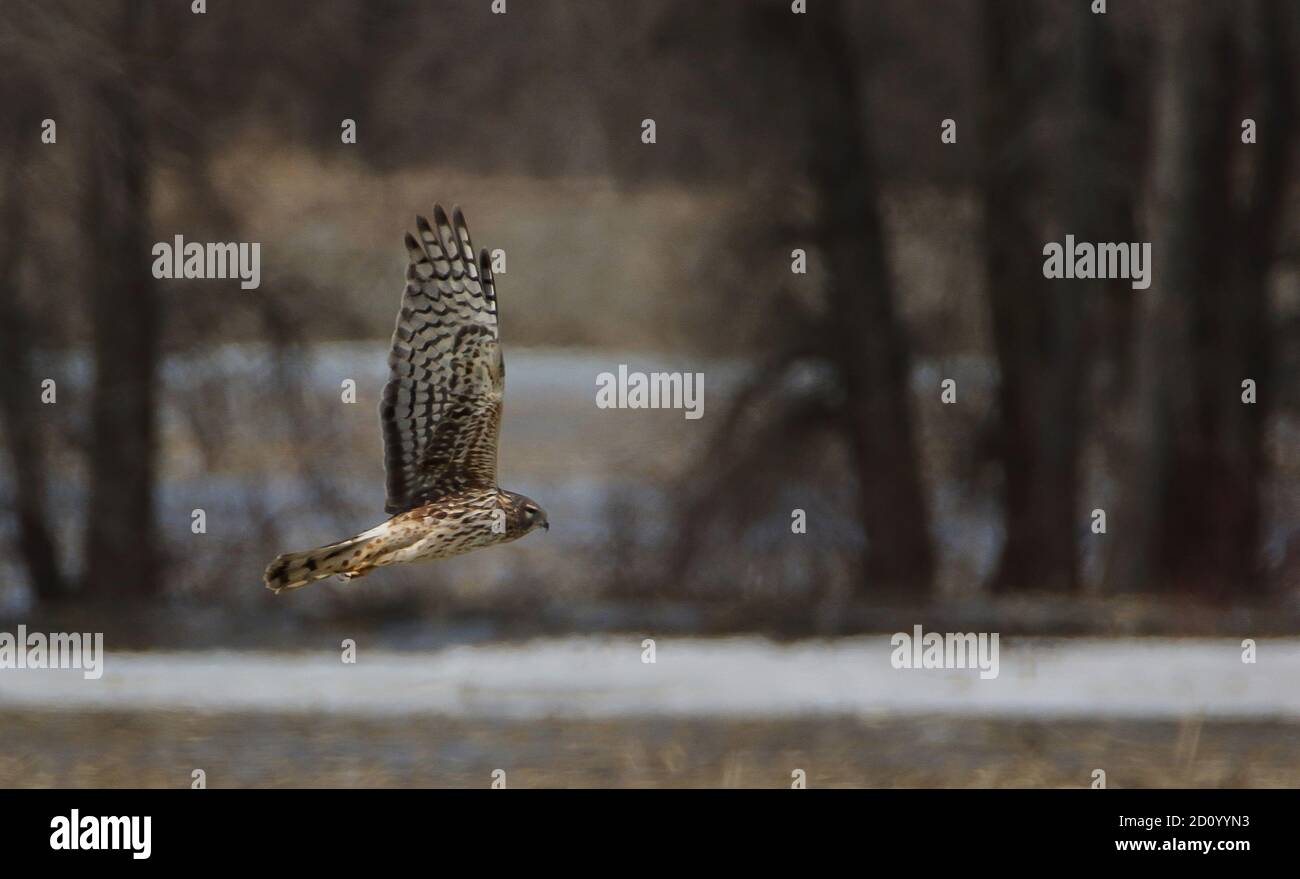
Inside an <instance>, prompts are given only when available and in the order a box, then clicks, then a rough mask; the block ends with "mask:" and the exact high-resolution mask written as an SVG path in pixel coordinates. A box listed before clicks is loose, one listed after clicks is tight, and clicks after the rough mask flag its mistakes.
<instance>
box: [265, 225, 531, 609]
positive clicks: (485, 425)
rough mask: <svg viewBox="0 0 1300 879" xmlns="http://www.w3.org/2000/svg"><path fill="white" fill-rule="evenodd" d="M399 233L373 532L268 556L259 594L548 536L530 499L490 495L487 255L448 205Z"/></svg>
mask: <svg viewBox="0 0 1300 879" xmlns="http://www.w3.org/2000/svg"><path fill="white" fill-rule="evenodd" d="M416 226H417V227H418V230H419V233H420V237H419V238H418V239H416V238H415V237H414V236H412V235H411V234H410V233H409V232H408V233H407V235H406V252H407V253H408V254H409V255H410V258H411V264H410V265H409V266H408V267H407V269H406V290H405V292H403V293H402V308H401V310H400V311H399V312H398V314H397V329H396V330H394V331H393V349H392V351H391V352H390V353H389V355H388V369H389V377H388V384H386V385H385V386H384V396H383V400H382V401H381V403H380V406H379V422H380V426H381V427H382V428H383V432H384V469H385V471H386V472H387V476H388V501H387V504H386V505H385V507H384V510H385V512H388V513H394V514H396V515H394V516H393V517H392V518H391V519H389V520H388V521H387V522H385V523H384V524H382V525H379V526H376V527H374V528H371V529H370V530H369V531H366V532H364V533H362V534H358V535H357V536H356V537H349V538H348V539H347V540H343V541H340V542H339V543H331V544H330V545H328V546H322V547H321V548H319V549H313V550H308V551H307V552H293V553H288V554H286V555H282V556H278V557H277V558H276V560H275V561H273V562H271V564H270V566H269V567H268V568H267V569H266V575H265V580H266V585H267V588H268V589H272V590H274V591H275V592H279V591H280V590H281V589H297V588H298V587H299V586H306V585H307V584H308V583H311V582H313V581H315V580H320V579H323V578H325V577H329V576H331V575H333V574H339V575H341V576H342V577H343V578H345V579H352V578H353V577H364V576H365V575H366V574H368V573H370V571H371V570H373V569H374V568H378V567H382V566H384V565H396V564H405V563H407V562H418V561H426V560H431V559H445V558H449V557H450V556H454V555H459V554H461V553H463V552H469V551H470V550H471V549H477V548H478V547H481V546H491V545H493V544H496V543H507V542H509V541H511V540H517V539H519V538H520V537H523V536H524V535H525V534H527V533H528V532H530V531H532V530H534V529H536V528H549V527H550V526H549V525H548V523H547V521H546V513H545V511H543V510H542V508H541V507H540V506H539V505H538V504H537V503H536V502H535V501H532V500H530V499H529V498H526V497H524V496H523V495H521V494H515V493H514V492H513V491H506V490H505V489H502V488H498V487H497V438H498V436H499V434H500V432H501V399H502V389H503V386H504V381H505V365H504V363H503V361H502V359H501V342H500V338H499V336H498V333H497V296H496V289H495V288H494V287H493V285H492V267H491V262H490V260H489V258H488V252H487V251H486V250H484V251H482V253H480V254H479V258H478V262H477V264H476V263H475V260H474V247H473V245H472V244H470V240H469V229H468V228H467V227H466V225H465V217H464V215H463V214H461V212H460V209H459V208H453V209H452V216H451V219H450V220H448V218H447V215H446V213H444V212H443V210H442V207H441V206H438V205H435V206H434V208H433V225H432V226H430V225H429V222H428V221H427V220H426V219H424V217H417V218H416Z"/></svg>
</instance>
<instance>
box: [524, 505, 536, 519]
mask: <svg viewBox="0 0 1300 879" xmlns="http://www.w3.org/2000/svg"><path fill="white" fill-rule="evenodd" d="M524 512H525V513H527V514H528V518H530V519H531V518H533V517H534V516H536V515H537V507H524Z"/></svg>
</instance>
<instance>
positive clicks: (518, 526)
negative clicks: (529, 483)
mask: <svg viewBox="0 0 1300 879" xmlns="http://www.w3.org/2000/svg"><path fill="white" fill-rule="evenodd" d="M505 494H506V495H507V496H508V497H509V500H510V514H511V515H510V520H511V521H510V524H511V526H512V527H511V530H512V531H515V532H517V533H519V534H520V536H522V535H524V534H527V533H528V532H530V531H534V530H536V529H538V528H545V529H546V530H547V531H550V530H551V523H550V522H548V521H547V520H546V511H545V510H543V509H542V505H541V504H539V503H538V502H537V501H535V500H533V499H532V498H530V497H524V496H523V495H522V494H516V493H515V492H513V491H508V492H505Z"/></svg>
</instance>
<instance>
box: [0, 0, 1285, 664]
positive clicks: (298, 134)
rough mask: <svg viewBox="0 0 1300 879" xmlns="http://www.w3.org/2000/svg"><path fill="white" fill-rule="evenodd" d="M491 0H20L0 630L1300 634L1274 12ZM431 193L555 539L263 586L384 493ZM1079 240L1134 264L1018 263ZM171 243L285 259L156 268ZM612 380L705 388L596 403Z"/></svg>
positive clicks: (7, 185) (377, 514)
mask: <svg viewBox="0 0 1300 879" xmlns="http://www.w3.org/2000/svg"><path fill="white" fill-rule="evenodd" d="M491 5H492V4H491V3H490V2H489V0H446V2H405V0H330V2H294V3H259V4H251V3H226V2H208V3H207V11H206V12H205V13H204V14H195V13H194V12H192V10H191V4H190V3H189V2H179V0H177V2H144V0H118V2H105V3H96V4H85V3H74V2H63V0H0V69H3V70H4V75H3V77H2V78H0V119H3V125H0V138H3V142H2V143H0V187H2V189H3V195H2V196H0V334H2V335H0V433H2V436H3V442H4V458H3V461H4V464H3V469H2V470H0V499H2V500H0V503H2V504H3V507H2V512H0V539H2V540H3V542H4V545H5V548H6V552H5V553H4V556H3V563H0V615H2V616H4V617H7V618H14V619H26V620H31V619H32V618H34V617H36V616H38V615H42V614H45V615H53V616H52V617H49V618H53V617H57V616H58V615H65V616H77V615H86V614H93V615H94V618H95V620H96V621H97V623H96V624H97V627H103V626H114V623H113V622H112V621H113V620H115V619H121V620H124V621H125V622H122V623H121V627H122V629H123V635H122V637H124V638H128V639H135V640H137V641H143V642H145V643H152V642H167V641H170V640H177V639H182V638H184V639H189V640H190V641H192V640H193V639H195V638H199V639H201V638H204V637H207V638H210V639H213V640H214V641H216V642H218V643H236V642H238V641H240V640H241V639H245V640H256V639H257V638H259V637H260V635H259V634H258V633H266V632H268V631H269V632H271V633H272V634H273V635H274V636H275V637H277V638H281V639H290V640H291V639H292V638H293V635H294V633H295V632H300V631H303V630H307V629H311V628H313V627H317V628H318V627H321V626H327V625H331V624H334V623H336V622H338V621H340V620H346V621H348V624H349V625H355V624H356V622H357V621H370V622H372V623H373V624H375V625H376V626H379V627H381V628H385V627H386V630H387V631H388V632H389V633H390V636H391V637H392V638H394V639H400V638H401V637H402V633H403V632H412V633H414V632H415V631H416V630H427V629H428V628H429V627H431V626H434V625H436V624H440V623H444V622H446V621H448V620H458V621H461V622H463V623H464V624H466V625H470V626H483V627H488V628H489V629H490V630H491V631H492V632H494V633H500V632H502V631H523V632H527V631H536V630H557V629H562V630H591V629H614V628H638V627H648V626H653V627H656V628H657V629H659V630H668V629H675V630H678V631H700V632H704V631H730V630H761V631H766V632H771V633H781V634H787V633H793V634H798V633H840V632H850V631H862V630H885V631H889V630H893V629H894V628H898V627H900V626H910V623H911V621H913V620H914V619H915V618H916V608H917V607H924V608H927V609H928V611H927V612H928V613H929V614H930V616H927V619H936V620H944V619H950V620H959V621H970V622H969V625H978V624H981V623H987V624H988V625H992V626H994V627H997V626H1001V627H1002V630H1003V631H1008V630H1013V631H1014V630H1016V629H1020V630H1031V631H1044V632H1060V633H1069V632H1096V631H1104V632H1111V631H1115V632H1151V631H1174V632H1183V633H1186V632H1197V631H1219V630H1220V627H1221V626H1225V625H1240V624H1241V623H1242V622H1243V620H1249V621H1251V622H1252V624H1254V625H1256V626H1257V627H1262V629H1259V630H1268V629H1272V630H1275V631H1277V630H1281V631H1287V632H1297V631H1300V455H1298V454H1297V450H1298V449H1300V382H1297V378H1298V377H1300V345H1297V342H1298V341H1300V210H1297V205H1300V179H1298V176H1300V164H1298V163H1297V161H1296V159H1297V143H1300V140H1298V138H1300V132H1297V130H1296V120H1297V114H1296V108H1297V94H1298V93H1300V90H1298V88H1297V86H1298V85H1300V62H1298V60H1297V59H1298V58H1300V51H1298V48H1297V47H1300V8H1297V6H1296V4H1295V3H1293V2H1286V0H1243V2H1233V3H1228V2H1224V3H1216V2H1161V3H1142V4H1125V3H1111V4H1110V7H1111V8H1110V10H1109V12H1108V13H1107V14H1105V15H1095V14H1092V13H1091V12H1090V11H1089V5H1090V4H1089V3H1087V2H1082V0H1045V2H1032V3H1031V2H1021V0H1005V2H996V3H993V2H990V3H979V2H975V0H941V2H940V0H935V2H925V3H916V2H911V0H879V2H862V3H847V2H836V0H811V2H810V3H809V4H808V5H809V7H810V9H809V12H808V13H807V14H806V15H800V16H795V15H793V14H792V12H791V9H790V3H789V2H785V0H780V2H747V3H707V4H706V3H691V2H684V0H638V2H635V3H617V4H615V3H609V4H586V3H581V4H579V3H565V2H558V0H556V2H544V0H528V2H523V0H510V2H509V3H508V12H507V13H506V14H504V15H496V14H493V13H492V11H491ZM647 118H652V119H654V120H655V123H656V142H655V143H653V144H646V143H643V142H642V138H641V134H642V120H643V119H647ZM46 119H52V120H54V121H55V123H56V126H57V129H56V130H57V139H56V141H55V142H54V143H44V142H43V141H42V131H43V120H46ZM347 119H351V120H354V121H355V123H356V130H357V141H356V143H355V144H348V143H344V142H342V138H341V136H340V135H341V125H342V123H343V121H344V120H347ZM945 119H952V120H954V121H955V123H956V135H957V137H956V142H955V143H943V142H942V141H941V138H940V135H941V124H942V122H943V120H945ZM1245 119H1251V120H1254V123H1255V130H1256V132H1257V134H1256V142H1254V143H1250V144H1244V143H1242V131H1243V128H1242V123H1243V120H1245ZM435 200H438V201H442V202H443V203H445V204H448V205H449V204H450V203H452V202H458V203H460V204H461V205H463V207H464V209H465V212H466V214H467V216H468V218H469V221H470V227H471V229H472V230H473V232H474V235H475V242H476V244H477V245H478V246H486V247H488V248H502V249H503V250H504V251H505V253H506V255H507V260H508V268H507V271H506V272H505V273H504V274H503V275H501V276H500V277H499V278H498V288H499V293H500V301H501V308H502V328H503V337H504V342H505V347H506V360H507V363H508V373H509V376H510V378H509V380H508V382H507V389H506V397H507V404H506V418H505V426H504V437H503V448H502V473H501V481H502V484H504V485H507V486H509V487H511V488H514V489H517V490H520V491H523V492H525V493H527V494H529V495H530V496H532V497H535V498H538V499H539V500H540V501H541V502H542V503H543V504H544V505H545V506H546V507H547V509H548V511H549V514H550V520H551V523H552V526H553V527H552V529H551V531H550V534H549V535H545V536H543V535H536V536H533V537H530V538H529V539H528V540H526V541H522V542H521V543H518V544H515V545H512V546H511V547H509V548H506V549H502V550H496V551H493V552H490V553H482V554H477V555H472V556H467V557H465V558H462V559H456V560H452V561H449V562H446V563H439V564H437V565H429V566H423V567H417V568H408V569H393V570H389V571H384V572H380V573H377V574H375V575H373V576H371V577H369V578H367V579H365V580H361V581H358V582H357V583H355V584H352V585H346V586H345V585H341V584H334V583H328V584H322V585H318V586H314V587H312V589H310V590H307V591H303V592H300V593H296V594H293V595H290V596H280V597H279V598H276V597H274V596H272V595H270V594H269V593H268V592H267V591H266V590H265V589H263V587H262V584H261V572H262V569H263V567H264V566H265V564H266V563H267V561H269V560H270V559H271V558H272V557H273V556H274V555H275V554H276V553H278V552H281V551H285V550H288V549H300V548H306V547H309V546H315V545H319V544H321V543H325V542H327V541H329V540H332V539H336V538H339V537H342V536H345V535H347V534H351V533H355V532H356V531H357V530H359V529H360V528H363V527H369V526H371V525H373V524H375V523H377V522H378V521H380V520H381V519H382V518H383V514H382V505H383V500H382V498H383V477H382V460H381V452H380V437H379V430H378V419H377V415H376V406H377V403H378V396H379V392H380V388H381V387H382V383H383V381H384V376H385V358H386V355H387V345H388V338H389V335H390V334H391V330H392V323H393V319H394V314H395V311H396V307H397V303H398V299H399V295H400V291H401V288H402V277H403V272H404V267H405V254H404V253H403V249H402V245H401V235H402V233H403V231H404V230H405V229H407V228H409V227H411V226H412V224H413V220H414V215H415V214H416V213H417V212H419V213H427V212H428V211H429V209H430V208H431V206H432V204H433V202H434V201H435ZM1067 233H1069V234H1073V235H1074V236H1075V237H1076V238H1077V239H1079V240H1086V241H1092V242H1098V241H1115V242H1129V241H1146V242H1151V243H1152V249H1153V254H1154V269H1153V276H1152V277H1153V282H1152V284H1151V287H1150V289H1148V290H1134V289H1132V288H1131V286H1130V283H1129V281H1128V280H1115V281H1082V280H1073V281H1047V280H1045V279H1044V278H1043V274H1042V260H1043V257H1042V248H1043V245H1044V244H1045V243H1046V242H1049V241H1062V240H1063V239H1064V237H1065V235H1066V234H1067ZM175 235H184V237H185V239H186V240H188V241H247V242H260V243H261V245H262V283H261V287H260V288H259V289H257V290H253V291H241V290H240V289H239V286H238V282H237V281H215V280H203V281H194V280H191V281H184V280H182V281H170V280H163V281H159V280H155V279H154V278H153V277H152V274H151V271H150V267H151V265H152V256H151V254H150V250H151V247H152V245H153V243H154V242H156V241H171V240H172V238H173V236H175ZM796 248H801V249H804V250H806V252H807V254H808V265H809V271H808V273H807V274H794V273H792V272H791V262H792V251H793V250H794V249H796ZM619 363H627V364H628V365H629V366H630V368H632V369H641V370H651V369H670V370H682V371H690V372H703V373H704V374H705V402H706V408H705V412H706V415H705V417H704V418H703V419H701V420H699V421H691V420H686V419H683V418H682V417H681V413H680V412H678V411H613V410H611V411H602V410H599V409H597V408H596V407H595V404H594V397H595V377H596V375H597V374H598V373H600V372H603V371H607V370H610V371H612V370H615V369H616V368H617V365H618V364H619ZM48 379H52V380H54V382H55V385H54V387H56V388H57V399H56V401H55V402H53V403H49V402H43V399H42V394H43V391H44V389H45V386H44V385H43V382H45V381H46V380H48ZM349 379H351V380H354V381H355V382H356V387H357V402H356V403H355V404H352V403H346V402H344V401H343V399H342V395H341V391H340V388H341V385H342V383H343V382H344V381H346V380H349ZM945 379H953V380H954V381H955V382H956V394H957V397H956V402H955V403H952V404H944V403H943V402H941V397H940V394H941V382H943V380H945ZM1246 379H1250V380H1252V381H1253V382H1254V383H1255V385H1256V388H1257V400H1256V402H1254V403H1252V404H1247V403H1244V402H1243V398H1242V394H1243V391H1242V382H1243V380H1246ZM794 509H802V510H805V511H806V513H807V517H808V519H807V521H808V526H807V533H806V534H797V533H792V529H791V511H792V510H794ZM1095 509H1103V510H1105V512H1106V516H1107V522H1106V524H1107V531H1106V533H1105V534H1095V533H1093V531H1092V530H1091V527H1090V526H1091V524H1092V522H1093V518H1092V515H1091V514H1092V511H1093V510H1095ZM196 510H202V511H203V518H204V520H205V531H203V532H202V533H195V530H194V527H193V524H194V521H195V519H194V511H196ZM1229 611H1231V612H1229ZM142 621H143V622H142ZM151 621H152V622H151ZM937 625H942V623H938V624H937ZM402 627H406V628H402ZM411 637H417V635H415V634H412V635H411Z"/></svg>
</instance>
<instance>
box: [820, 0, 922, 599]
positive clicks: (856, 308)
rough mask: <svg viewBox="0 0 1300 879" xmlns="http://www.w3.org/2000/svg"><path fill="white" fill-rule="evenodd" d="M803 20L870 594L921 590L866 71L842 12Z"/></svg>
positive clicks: (826, 250)
mask: <svg viewBox="0 0 1300 879" xmlns="http://www.w3.org/2000/svg"><path fill="white" fill-rule="evenodd" d="M823 6H824V7H825V8H824V9H821V10H818V11H817V13H816V14H809V15H808V21H807V23H806V25H805V29H804V37H805V40H804V54H803V56H802V59H801V61H800V63H801V65H802V66H803V68H804V70H805V71H806V72H807V76H808V86H807V89H806V91H805V95H806V99H805V101H804V106H805V107H806V109H807V112H808V114H809V131H808V138H807V143H808V152H807V155H806V161H807V168H808V177H809V180H810V182H811V183H812V186H813V189H814V192H815V194H816V197H817V206H818V213H817V233H818V240H819V244H820V247H821V250H822V253H823V255H824V257H825V260H826V268H827V276H828V292H829V295H830V309H829V312H830V315H831V317H830V320H829V325H828V326H827V327H826V330H827V335H828V338H829V339H830V340H831V345H830V351H829V352H828V353H829V354H830V356H831V359H832V361H833V362H834V363H835V364H836V366H837V368H838V370H839V372H840V375H841V377H842V379H843V381H844V384H845V395H846V399H847V401H848V406H847V411H846V412H845V413H844V421H845V427H846V429H847V435H848V438H849V443H850V448H851V451H852V454H853V459H854V462H855V465H856V467H855V469H856V471H857V473H856V478H857V483H858V503H859V507H860V513H861V516H862V523H863V528H864V530H865V532H866V539H867V550H866V558H865V560H864V569H865V571H866V575H867V588H868V589H869V590H870V591H871V592H873V593H878V592H880V591H902V592H908V593H911V594H918V593H923V592H925V591H927V590H928V589H929V587H930V585H931V581H932V578H933V574H934V557H933V553H932V548H931V541H930V526H929V516H928V512H927V504H926V499H925V492H924V486H923V483H922V481H921V475H920V464H919V461H920V456H919V454H918V450H917V443H916V432H915V429H914V427H913V417H912V412H911V406H910V404H909V393H908V382H909V365H908V342H907V337H906V333H905V330H904V327H903V324H902V322H901V321H900V320H899V318H898V316H897V314H896V311H895V307H894V285H893V279H892V278H891V276H890V269H889V258H888V250H887V246H886V242H885V236H884V230H883V228H882V225H881V219H880V207H879V201H880V192H879V188H878V185H877V182H876V170H875V159H874V156H873V155H872V152H871V148H870V145H869V144H868V142H867V140H866V138H865V136H864V132H865V131H868V130H870V127H871V126H870V120H869V117H868V116H867V109H866V100H865V97H864V95H863V94H862V90H861V88H860V82H861V72H862V65H861V63H860V60H859V59H858V58H857V55H856V51H855V49H854V47H853V46H852V44H851V43H850V42H849V40H848V38H847V35H846V33H845V31H846V28H847V23H846V21H845V19H844V15H843V12H842V10H841V9H840V8H839V5H838V4H835V3H830V2H826V3H824V4H823Z"/></svg>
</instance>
